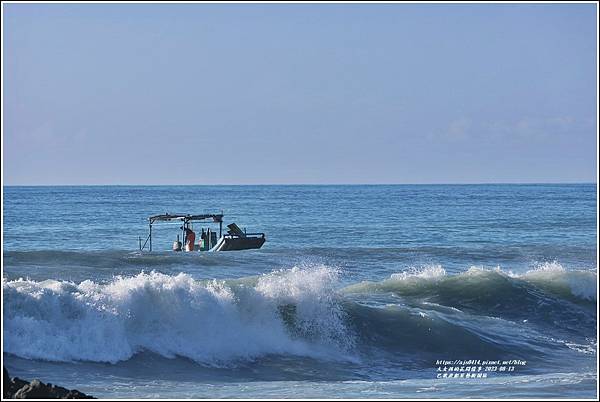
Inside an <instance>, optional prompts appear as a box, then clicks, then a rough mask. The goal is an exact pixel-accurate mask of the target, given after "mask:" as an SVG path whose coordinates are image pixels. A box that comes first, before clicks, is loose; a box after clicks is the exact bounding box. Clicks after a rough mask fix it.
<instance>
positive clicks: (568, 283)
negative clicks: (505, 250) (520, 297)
mask: <svg viewBox="0 0 600 402" xmlns="http://www.w3.org/2000/svg"><path fill="white" fill-rule="evenodd" d="M513 275H514V274H513ZM514 276H516V277H519V278H521V279H524V280H526V281H530V282H537V283H539V284H542V285H551V286H563V287H565V288H566V289H568V290H570V292H571V294H573V295H574V296H577V297H580V298H582V299H587V300H596V297H597V282H598V276H597V273H596V272H594V271H589V270H586V271H582V270H566V269H565V268H564V267H563V266H562V265H561V264H560V263H558V262H557V261H552V262H544V263H541V264H539V265H537V266H536V267H535V268H534V269H531V270H529V271H527V272H525V273H524V274H522V275H514Z"/></svg>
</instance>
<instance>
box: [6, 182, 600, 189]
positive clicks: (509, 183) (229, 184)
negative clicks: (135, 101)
mask: <svg viewBox="0 0 600 402" xmlns="http://www.w3.org/2000/svg"><path fill="white" fill-rule="evenodd" d="M557 184H594V185H598V182H597V181H595V182H593V181H563V182H542V181H540V182H510V181H506V182H466V183H458V182H446V183H444V182H435V183H221V184H189V183H187V184H177V183H156V184H148V183H146V184H106V183H104V184H103V183H95V184H4V183H3V184H2V187H3V188H4V187H143V186H152V187H183V186H189V187H193V186H206V187H208V186H240V187H241V186H476V185H557Z"/></svg>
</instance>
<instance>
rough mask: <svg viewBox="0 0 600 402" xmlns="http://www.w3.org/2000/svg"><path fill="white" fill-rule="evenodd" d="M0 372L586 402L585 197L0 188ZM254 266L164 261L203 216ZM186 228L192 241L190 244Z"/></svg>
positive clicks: (217, 260) (177, 390) (205, 394)
mask: <svg viewBox="0 0 600 402" xmlns="http://www.w3.org/2000/svg"><path fill="white" fill-rule="evenodd" d="M3 206H4V214H3V230H4V238H3V262H4V265H3V273H2V289H3V359H4V365H5V367H6V368H7V369H8V371H9V373H10V374H11V376H18V377H21V378H24V379H27V380H31V379H33V378H39V379H41V380H42V381H44V382H51V383H53V384H58V385H61V386H64V387H67V388H76V389H78V390H80V391H82V392H85V393H87V394H91V395H93V396H96V397H99V398H472V397H481V398H533V397H538V398H555V397H560V398H596V397H597V394H596V387H597V375H598V373H597V347H598V343H597V298H596V295H597V282H598V277H597V269H598V267H597V253H598V250H597V241H598V239H597V228H596V222H597V203H596V185H595V184H532V185H529V184H523V185H511V184H498V185H373V186H370V185H369V186H367V185H365V186H363V185H322V186H321V185H318V186H311V185H302V186H295V185H290V186H81V187H79V186H73V187H71V186H59V187H4V205H3ZM221 211H223V213H224V215H225V217H224V221H225V223H226V224H228V223H231V222H235V223H237V224H238V225H239V226H240V227H241V228H245V229H246V230H247V231H248V232H264V233H266V238H267V241H266V243H265V245H264V246H263V247H262V249H260V250H246V251H237V252H223V253H199V252H195V253H173V252H172V251H170V249H171V246H172V243H173V241H174V240H175V238H176V235H177V234H179V230H178V226H177V225H167V224H165V225H163V226H159V225H156V226H155V227H154V229H153V252H152V253H149V252H148V251H142V252H140V251H139V239H140V238H141V239H142V241H143V240H144V239H145V237H146V236H147V233H148V222H147V218H148V216H150V215H156V214H162V213H165V212H169V213H195V214H200V213H220V212H221ZM201 227H202V226H201V225H199V224H195V225H194V230H196V231H199V230H200V228H201Z"/></svg>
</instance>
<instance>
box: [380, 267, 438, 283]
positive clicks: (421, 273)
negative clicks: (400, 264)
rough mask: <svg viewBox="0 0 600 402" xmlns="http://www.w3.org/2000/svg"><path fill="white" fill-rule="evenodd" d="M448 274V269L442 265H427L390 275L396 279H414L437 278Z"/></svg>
mask: <svg viewBox="0 0 600 402" xmlns="http://www.w3.org/2000/svg"><path fill="white" fill-rule="evenodd" d="M444 276H446V270H445V269H444V268H442V266H441V265H426V266H424V267H421V268H411V269H409V270H408V271H405V272H400V273H396V274H392V275H390V279H392V280H396V281H409V280H414V279H426V280H437V279H440V278H443V277H444Z"/></svg>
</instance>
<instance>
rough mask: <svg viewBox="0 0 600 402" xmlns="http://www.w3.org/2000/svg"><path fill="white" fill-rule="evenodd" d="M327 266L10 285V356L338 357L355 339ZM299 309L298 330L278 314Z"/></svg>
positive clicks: (219, 360)
mask: <svg viewBox="0 0 600 402" xmlns="http://www.w3.org/2000/svg"><path fill="white" fill-rule="evenodd" d="M336 281H337V273H336V272H335V270H333V269H331V268H328V267H324V266H322V267H316V268H307V269H300V268H294V269H292V270H288V271H278V272H276V273H272V274H269V275H265V276H263V277H261V278H260V279H259V280H258V284H257V285H256V286H255V287H253V286H248V285H238V286H233V285H232V286H229V285H227V284H226V283H225V282H223V281H210V282H201V281H197V280H194V279H193V278H192V277H190V276H189V275H186V274H179V275H175V276H170V275H164V274H161V273H157V272H151V273H140V274H138V275H137V276H134V277H117V278H115V279H114V280H113V281H111V282H110V283H108V284H100V283H96V282H92V281H84V282H82V283H80V284H75V283H71V282H59V281H44V282H35V281H30V280H23V279H21V280H16V281H5V280H3V293H4V341H3V342H4V351H5V352H8V353H13V354H15V355H18V356H21V357H24V358H31V359H44V360H53V361H71V360H88V361H98V362H111V363H114V362H117V361H121V360H126V359H129V358H130V357H131V356H133V355H134V354H135V353H137V352H140V351H142V350H150V351H153V352H155V353H159V354H161V355H163V356H167V357H174V356H185V357H188V358H190V359H193V360H196V361H198V362H201V363H205V364H209V365H210V364H212V365H229V364H234V363H235V362H236V361H238V360H249V359H250V360H252V359H255V358H257V357H260V356H264V355H267V354H292V355H302V356H312V357H319V358H334V357H335V356H339V353H340V352H343V350H341V346H340V345H343V344H345V343H344V342H343V339H351V338H352V337H351V336H350V335H349V331H348V330H347V329H346V327H345V326H344V321H343V317H342V316H343V314H342V312H341V308H340V307H339V306H338V304H337V302H336V300H335V297H334V295H333V287H334V285H335V283H336ZM288 303H289V304H293V305H295V309H296V312H295V322H294V325H295V326H297V327H298V328H297V330H295V331H291V330H290V325H289V324H286V322H285V321H284V318H283V317H282V314H281V312H280V310H279V308H280V306H282V305H285V304H288Z"/></svg>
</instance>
